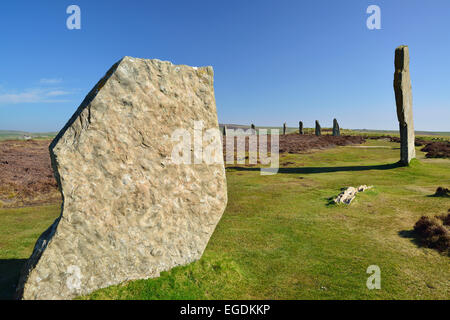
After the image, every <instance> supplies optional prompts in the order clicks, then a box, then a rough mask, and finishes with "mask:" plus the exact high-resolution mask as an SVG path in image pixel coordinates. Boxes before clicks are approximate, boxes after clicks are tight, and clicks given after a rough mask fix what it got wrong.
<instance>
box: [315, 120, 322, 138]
mask: <svg viewBox="0 0 450 320" xmlns="http://www.w3.org/2000/svg"><path fill="white" fill-rule="evenodd" d="M321 134H322V128H321V127H320V124H319V120H316V136H320V135H321Z"/></svg>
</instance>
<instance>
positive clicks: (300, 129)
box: [298, 121, 303, 134]
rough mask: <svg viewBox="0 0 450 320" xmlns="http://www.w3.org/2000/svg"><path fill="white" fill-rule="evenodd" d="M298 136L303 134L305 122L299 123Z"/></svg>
mask: <svg viewBox="0 0 450 320" xmlns="http://www.w3.org/2000/svg"><path fill="white" fill-rule="evenodd" d="M298 134H303V122H301V121H299V122H298Z"/></svg>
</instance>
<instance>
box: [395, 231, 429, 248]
mask: <svg viewBox="0 0 450 320" xmlns="http://www.w3.org/2000/svg"><path fill="white" fill-rule="evenodd" d="M398 235H399V236H400V237H402V238H406V239H409V240H410V241H411V242H412V243H414V244H415V245H416V246H417V247H418V248H422V247H424V245H423V243H422V241H421V240H420V239H419V238H418V236H417V233H416V232H415V231H414V230H402V231H399V232H398Z"/></svg>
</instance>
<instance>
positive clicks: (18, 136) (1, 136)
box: [0, 130, 57, 140]
mask: <svg viewBox="0 0 450 320" xmlns="http://www.w3.org/2000/svg"><path fill="white" fill-rule="evenodd" d="M56 134H57V132H39V133H35V132H25V131H8V130H0V140H25V139H26V137H30V138H32V139H51V138H54V137H55V136H56Z"/></svg>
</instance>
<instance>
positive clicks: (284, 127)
mask: <svg viewBox="0 0 450 320" xmlns="http://www.w3.org/2000/svg"><path fill="white" fill-rule="evenodd" d="M285 134H286V122H285V123H283V135H285Z"/></svg>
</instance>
